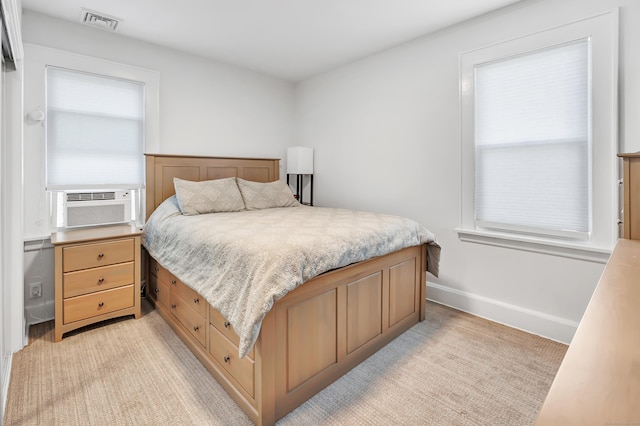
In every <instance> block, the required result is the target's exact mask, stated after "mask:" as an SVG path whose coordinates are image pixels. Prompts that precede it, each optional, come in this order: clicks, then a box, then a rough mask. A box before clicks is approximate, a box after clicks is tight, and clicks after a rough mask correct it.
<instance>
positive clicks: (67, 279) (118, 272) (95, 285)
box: [63, 262, 134, 299]
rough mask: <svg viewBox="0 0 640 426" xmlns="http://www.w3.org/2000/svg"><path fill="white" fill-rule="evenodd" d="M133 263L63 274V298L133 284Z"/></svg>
mask: <svg viewBox="0 0 640 426" xmlns="http://www.w3.org/2000/svg"><path fill="white" fill-rule="evenodd" d="M133 282H134V264H133V262H127V263H120V264H116V265H109V266H103V267H101V268H91V269H85V270H82V271H74V272H67V273H66V274H64V296H63V297H64V298H65V299H66V298H68V297H74V296H80V295H83V294H87V293H93V292H96V291H102V290H108V289H110V288H116V287H122V286H123V285H129V284H133Z"/></svg>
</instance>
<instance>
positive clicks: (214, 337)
mask: <svg viewBox="0 0 640 426" xmlns="http://www.w3.org/2000/svg"><path fill="white" fill-rule="evenodd" d="M209 338H210V342H209V353H210V354H211V356H212V357H213V358H214V359H215V360H216V361H218V362H219V363H220V365H222V367H224V369H225V370H227V371H228V372H229V374H230V375H231V376H232V377H233V378H234V379H236V380H237V381H238V383H240V385H241V386H242V387H243V388H244V390H245V391H247V393H248V394H249V395H251V396H252V397H253V396H254V389H253V387H254V386H253V384H254V362H253V360H251V359H250V358H247V357H244V358H238V347H237V346H236V345H234V344H233V342H231V341H230V340H229V339H227V338H226V337H224V335H223V334H222V333H220V332H219V331H218V330H217V329H216V328H215V327H212V326H209Z"/></svg>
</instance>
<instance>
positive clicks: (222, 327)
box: [209, 306, 255, 359]
mask: <svg viewBox="0 0 640 426" xmlns="http://www.w3.org/2000/svg"><path fill="white" fill-rule="evenodd" d="M209 322H210V323H211V325H212V326H214V327H215V328H216V329H217V330H218V331H219V332H220V333H221V334H222V335H224V336H225V337H226V338H227V339H229V340H231V341H232V342H233V344H234V345H236V352H238V348H237V346H238V345H240V337H238V335H237V334H236V332H235V330H234V329H233V327H232V326H231V324H229V322H228V321H227V320H226V318H225V317H223V316H222V314H221V313H220V312H218V310H217V309H214V308H213V307H211V306H209ZM247 356H248V357H249V358H251V359H255V358H254V357H253V348H251V351H249V353H248V354H247Z"/></svg>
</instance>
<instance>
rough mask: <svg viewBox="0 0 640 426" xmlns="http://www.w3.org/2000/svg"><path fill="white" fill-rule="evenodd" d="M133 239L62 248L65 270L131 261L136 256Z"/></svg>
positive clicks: (63, 267)
mask: <svg viewBox="0 0 640 426" xmlns="http://www.w3.org/2000/svg"><path fill="white" fill-rule="evenodd" d="M134 247H135V244H134V241H133V239H126V240H119V241H108V242H103V243H94V244H83V245H78V246H73V247H65V248H64V249H63V250H62V253H63V254H62V269H63V272H70V271H77V270H79V269H88V268H96V267H99V266H107V265H114V264H116V263H124V262H131V261H133V260H134V258H135V254H134Z"/></svg>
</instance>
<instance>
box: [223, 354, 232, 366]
mask: <svg viewBox="0 0 640 426" xmlns="http://www.w3.org/2000/svg"><path fill="white" fill-rule="evenodd" d="M222 359H223V360H224V362H225V363H226V364H228V363H229V361H231V358H229V357H228V356H225V357H224V358H222Z"/></svg>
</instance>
